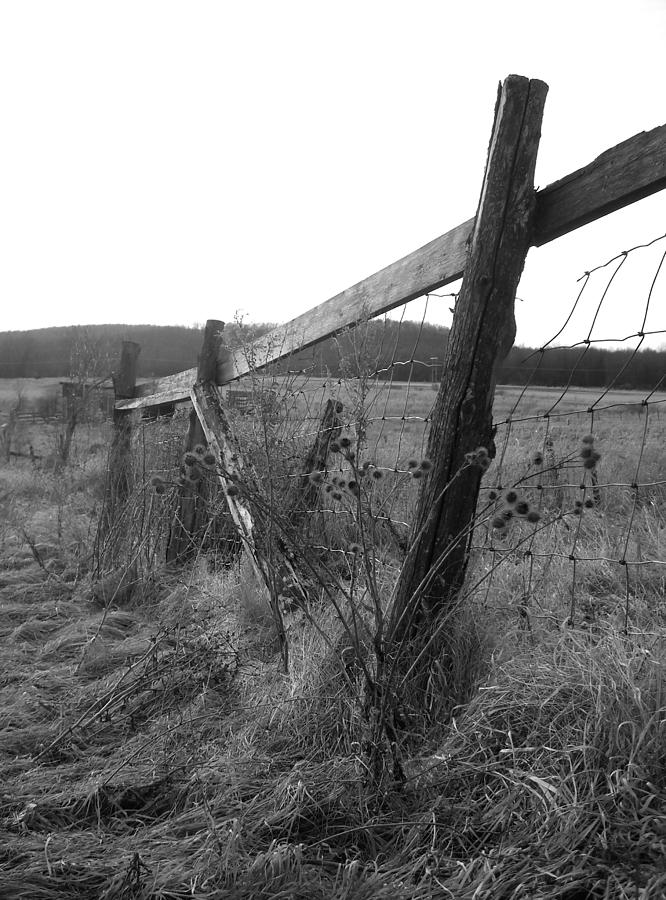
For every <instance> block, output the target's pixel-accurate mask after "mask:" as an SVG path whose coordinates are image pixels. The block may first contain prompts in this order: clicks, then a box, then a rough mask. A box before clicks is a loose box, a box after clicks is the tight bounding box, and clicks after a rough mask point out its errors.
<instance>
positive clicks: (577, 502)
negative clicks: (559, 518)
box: [574, 500, 583, 509]
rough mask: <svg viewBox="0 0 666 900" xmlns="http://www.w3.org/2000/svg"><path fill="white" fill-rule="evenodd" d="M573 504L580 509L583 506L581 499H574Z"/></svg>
mask: <svg viewBox="0 0 666 900" xmlns="http://www.w3.org/2000/svg"><path fill="white" fill-rule="evenodd" d="M574 506H575V507H576V509H582V508H583V501H582V500H576V502H575V503H574Z"/></svg>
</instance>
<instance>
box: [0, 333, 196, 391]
mask: <svg viewBox="0 0 666 900" xmlns="http://www.w3.org/2000/svg"><path fill="white" fill-rule="evenodd" d="M123 340H130V341H136V342H137V343H139V344H140V345H141V355H140V356H139V375H140V376H143V377H150V376H156V377H159V376H161V375H169V374H171V373H172V372H178V371H180V370H181V369H188V368H190V367H191V366H195V365H196V361H197V353H198V352H199V349H200V347H201V329H199V328H185V327H182V326H177V325H175V326H171V325H168V326H167V325H85V326H70V327H66V328H37V329H34V330H32V331H4V332H0V378H45V377H48V376H60V377H66V376H68V375H69V374H70V373H71V372H72V368H73V360H74V359H75V356H76V352H77V346H78V345H79V344H81V343H82V342H86V343H87V344H88V345H90V344H92V345H93V346H94V348H95V352H96V355H97V358H98V360H99V363H98V368H99V370H100V372H103V371H104V370H107V371H111V370H112V369H113V368H114V366H115V365H116V363H117V360H118V355H119V352H120V345H121V341H123Z"/></svg>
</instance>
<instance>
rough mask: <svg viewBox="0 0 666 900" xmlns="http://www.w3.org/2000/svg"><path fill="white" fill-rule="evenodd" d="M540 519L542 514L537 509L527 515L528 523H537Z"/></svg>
mask: <svg viewBox="0 0 666 900" xmlns="http://www.w3.org/2000/svg"><path fill="white" fill-rule="evenodd" d="M540 518H541V514H540V513H538V512H537V511H536V509H531V510H530V511H529V512H528V514H527V521H528V522H532V523H535V522H538V521H539V519H540Z"/></svg>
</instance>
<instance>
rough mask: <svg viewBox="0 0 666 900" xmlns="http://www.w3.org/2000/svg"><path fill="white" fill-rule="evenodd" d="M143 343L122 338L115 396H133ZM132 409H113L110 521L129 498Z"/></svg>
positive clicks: (128, 398) (109, 521)
mask: <svg viewBox="0 0 666 900" xmlns="http://www.w3.org/2000/svg"><path fill="white" fill-rule="evenodd" d="M140 352H141V345H140V344H137V343H136V342H135V341H123V343H122V349H121V351H120V364H119V366H118V371H117V372H114V375H113V391H114V395H115V398H116V400H130V399H131V398H132V397H134V394H135V392H136V372H137V366H138V359H139V353H140ZM134 416H135V413H134V411H133V410H119V409H114V411H113V438H112V441H111V450H110V452H109V474H108V482H107V497H106V501H107V502H106V520H107V524H108V525H111V524H112V523H113V520H114V517H115V513H116V511H117V510H118V509H119V507H120V506H122V504H123V503H124V502H125V500H126V499H127V497H128V495H129V492H130V487H131V476H130V465H131V445H132V423H133V419H134Z"/></svg>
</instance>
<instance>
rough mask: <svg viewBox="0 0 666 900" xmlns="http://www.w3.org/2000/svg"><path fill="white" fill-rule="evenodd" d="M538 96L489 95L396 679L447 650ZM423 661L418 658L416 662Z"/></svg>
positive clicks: (508, 322) (513, 88) (405, 590)
mask: <svg viewBox="0 0 666 900" xmlns="http://www.w3.org/2000/svg"><path fill="white" fill-rule="evenodd" d="M547 90H548V87H547V85H546V84H544V83H543V82H541V81H530V80H529V79H528V78H523V77H521V76H518V75H510V76H509V77H508V78H507V79H506V80H505V82H504V84H503V85H501V86H500V89H499V93H498V99H497V105H496V109H495V121H494V125H493V130H492V136H491V141H490V147H489V151H488V161H487V165H486V172H485V177H484V181H483V187H482V190H481V197H480V200H479V206H478V211H477V215H476V220H475V224H474V229H473V231H472V234H471V236H470V242H469V245H468V258H467V261H466V264H465V271H464V277H463V284H462V287H461V290H460V293H459V295H458V299H457V301H456V305H455V312H454V317H453V325H452V328H451V332H450V335H449V341H448V348H447V351H446V358H445V362H444V365H443V369H442V378H441V385H440V389H439V393H438V396H437V401H436V405H435V411H434V414H433V421H432V426H431V431H430V436H429V442H428V457H429V459H430V460H431V462H432V469H431V471H430V473H429V476H428V477H427V478H426V479H425V481H424V483H423V486H422V489H421V492H420V495H419V499H418V503H417V509H416V515H415V520H414V523H413V528H412V546H411V549H410V552H409V554H408V556H407V559H406V561H405V565H404V567H403V569H402V573H401V575H400V579H399V582H398V585H397V588H396V592H395V600H394V604H393V607H392V610H391V617H390V622H389V631H388V637H389V640H390V641H391V642H392V643H393V646H399V645H402V644H403V643H405V642H406V643H407V644H412V645H413V646H412V652H408V653H405V654H403V657H404V661H403V662H402V663H400V670H401V671H402V672H403V674H404V673H407V672H409V671H410V667H412V666H413V664H414V659H415V658H416V655H417V654H418V653H419V652H423V649H424V646H426V645H430V647H429V649H432V651H433V652H436V651H437V650H438V649H439V650H441V649H442V647H443V646H444V647H445V646H446V642H445V637H446V629H445V628H439V629H438V630H439V632H440V636H438V637H437V639H436V637H435V633H434V632H433V629H436V624H435V623H436V622H439V623H441V617H442V614H444V613H445V612H446V611H448V610H450V609H452V608H453V605H454V604H455V603H456V600H457V597H458V594H459V592H460V589H461V587H462V585H463V580H464V577H465V569H466V565H467V558H468V548H469V529H470V525H471V523H472V522H473V520H474V516H475V511H476V504H477V499H478V494H479V485H480V481H481V476H482V474H483V472H482V469H481V467H479V466H477V465H474V464H469V463H468V462H467V461H466V454H467V453H469V452H471V451H474V450H475V449H476V448H477V447H479V446H483V447H486V448H489V447H490V444H491V440H492V434H491V430H492V402H493V395H494V390H495V380H496V373H497V368H498V365H499V364H500V363H501V361H502V360H503V358H504V357H505V356H506V354H507V353H508V351H509V349H510V348H511V346H512V344H513V341H514V338H515V327H516V326H515V319H514V301H515V295H516V289H517V286H518V281H519V279H520V275H521V272H522V270H523V265H524V262H525V256H526V254H527V250H528V248H529V246H530V238H531V230H532V227H533V219H534V209H535V191H534V183H533V181H534V168H535V163H536V156H537V149H538V146H539V138H540V131H541V120H542V115H543V107H544V102H545V98H546V93H547ZM418 648H420V650H419V649H418ZM429 657H430V654H429V653H425V652H423V657H422V658H423V660H424V662H425V661H427V659H428V658H429ZM423 671H425V669H424V668H423V667H422V668H421V673H422V672H423ZM415 674H416V675H417V676H418V674H419V672H416V673H415Z"/></svg>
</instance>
